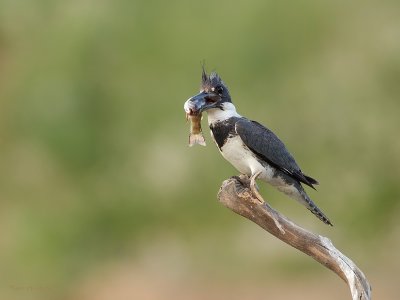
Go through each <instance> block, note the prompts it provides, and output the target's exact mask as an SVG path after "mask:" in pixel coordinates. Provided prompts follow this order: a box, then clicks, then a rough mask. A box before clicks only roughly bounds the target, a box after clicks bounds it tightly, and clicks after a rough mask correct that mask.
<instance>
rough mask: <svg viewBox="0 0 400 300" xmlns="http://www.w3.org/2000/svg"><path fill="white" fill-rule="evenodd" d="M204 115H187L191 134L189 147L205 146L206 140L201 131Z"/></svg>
mask: <svg viewBox="0 0 400 300" xmlns="http://www.w3.org/2000/svg"><path fill="white" fill-rule="evenodd" d="M201 119H202V115H201V113H199V114H188V113H187V114H186V120H190V133H189V147H192V146H194V145H196V144H199V145H202V146H205V145H206V140H205V139H204V136H203V133H202V130H201Z"/></svg>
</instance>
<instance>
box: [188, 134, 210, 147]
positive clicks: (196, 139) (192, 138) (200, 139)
mask: <svg viewBox="0 0 400 300" xmlns="http://www.w3.org/2000/svg"><path fill="white" fill-rule="evenodd" d="M196 144H199V145H202V146H205V145H206V140H205V139H204V136H203V135H202V134H201V133H198V134H190V135H189V146H190V147H192V146H193V145H196Z"/></svg>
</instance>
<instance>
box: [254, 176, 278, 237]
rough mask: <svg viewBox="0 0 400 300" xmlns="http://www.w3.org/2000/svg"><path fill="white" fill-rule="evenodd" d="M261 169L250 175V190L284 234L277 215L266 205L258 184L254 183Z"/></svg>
mask: <svg viewBox="0 0 400 300" xmlns="http://www.w3.org/2000/svg"><path fill="white" fill-rule="evenodd" d="M260 174H261V171H259V172H257V173H256V174H254V175H253V176H251V177H250V190H251V192H252V193H253V195H254V196H255V197H256V198H257V200H258V201H260V203H261V204H263V205H264V206H265V210H266V211H267V213H268V215H269V216H270V218H271V219H272V220H273V221H274V223H275V225H276V227H277V228H278V229H279V231H280V232H281V233H282V234H285V230H284V229H283V227H282V225H281V223H279V221H278V216H277V215H276V213H275V211H274V210H273V209H272V208H271V207H270V206H269V205H268V203H267V202H265V201H264V199H263V197H262V196H261V194H260V193H259V191H258V186H257V183H256V179H257V177H258V176H260Z"/></svg>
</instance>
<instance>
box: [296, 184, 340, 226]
mask: <svg viewBox="0 0 400 300" xmlns="http://www.w3.org/2000/svg"><path fill="white" fill-rule="evenodd" d="M299 192H300V194H301V198H302V199H300V202H301V203H302V204H304V205H305V207H307V208H308V210H310V211H311V212H312V213H313V214H314V215H315V216H316V217H317V218H318V219H320V220H321V221H322V222H324V223H325V224H327V225H330V226H333V224H332V222H331V221H330V220H329V218H328V217H327V216H326V215H325V214H324V213H323V212H322V211H321V210H320V209H319V208H318V206H317V205H316V204H315V203H314V202H313V201H312V200H311V199H310V197H308V195H307V194H306V192H305V191H304V190H300V191H299Z"/></svg>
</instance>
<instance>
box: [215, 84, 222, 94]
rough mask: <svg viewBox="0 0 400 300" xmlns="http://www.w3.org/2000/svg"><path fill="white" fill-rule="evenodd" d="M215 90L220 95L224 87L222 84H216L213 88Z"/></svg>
mask: <svg viewBox="0 0 400 300" xmlns="http://www.w3.org/2000/svg"><path fill="white" fill-rule="evenodd" d="M215 91H216V92H217V93H218V94H220V95H222V93H223V92H224V88H223V87H222V86H220V85H219V86H217V87H216V88H215Z"/></svg>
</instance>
